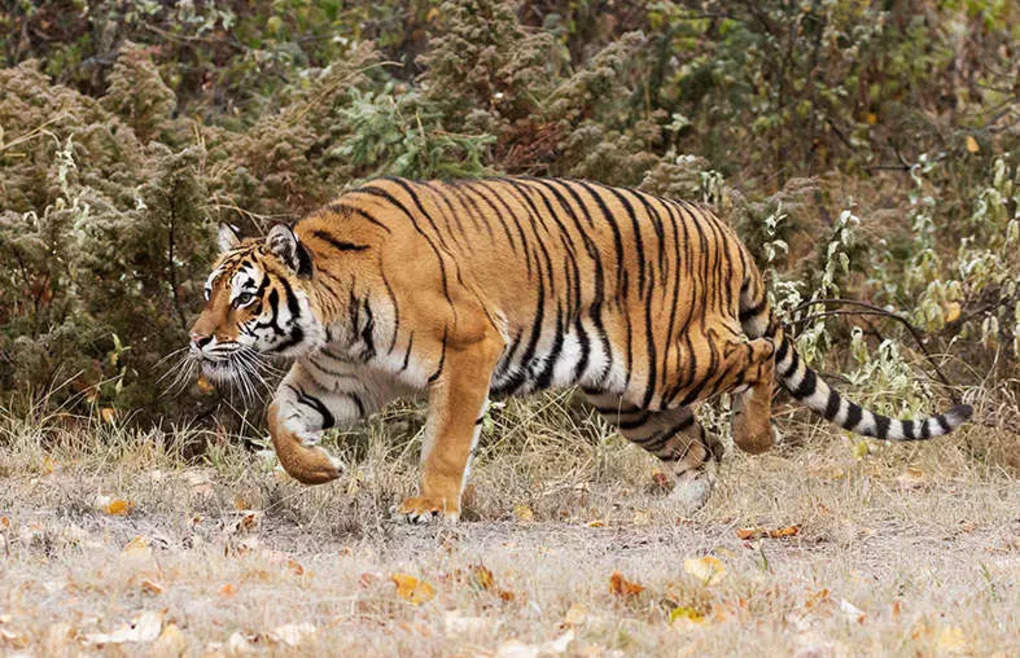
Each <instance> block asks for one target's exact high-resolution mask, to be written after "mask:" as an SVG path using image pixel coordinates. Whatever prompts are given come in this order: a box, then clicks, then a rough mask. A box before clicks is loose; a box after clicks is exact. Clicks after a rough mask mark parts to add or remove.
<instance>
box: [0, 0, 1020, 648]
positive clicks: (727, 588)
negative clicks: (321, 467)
mask: <svg viewBox="0 0 1020 658" xmlns="http://www.w3.org/2000/svg"><path fill="white" fill-rule="evenodd" d="M1018 37H1020V10H1018V9H1017V4H1016V3H1015V2H1009V1H1007V0H870V1H869V0H727V1H722V0H718V1H716V0H687V1H685V2H655V1H644V2H639V1H636V0H635V1H628V0H526V1H523V2H498V1H482V0H479V1H472V0H461V1H459V2H438V1H432V0H405V1H403V2H397V1H395V0H375V1H373V2H367V1H365V2H362V1H347V2H341V1H339V0H326V1H321V2H311V1H305V0H229V1H223V2H215V3H214V2H209V1H206V0H190V1H179V2H168V1H158V0H116V1H114V0H97V1H95V2H83V1H81V0H63V1H47V0H41V1H37V2H28V1H27V0H4V1H3V2H0V53H2V54H0V56H2V57H3V58H4V63H3V65H2V69H0V653H3V654H4V655H8V654H9V655H12V656H13V655H26V654H30V653H31V654H36V655H46V656H64V655H66V656H78V655H86V654H87V655H96V654H98V655H111V656H121V655H136V654H139V653H142V652H144V653H146V654H147V655H149V654H151V655H160V656H162V655H167V656H178V655H204V656H225V655H226V656H239V655H248V654H256V653H259V654H269V655H307V654H322V655H329V654H333V655H458V656H462V655H478V656H499V657H502V658H509V657H512V656H536V655H546V656H548V655H576V656H590V657H596V656H607V657H609V656H612V657H617V656H623V655H642V656H646V655H671V656H674V655H675V656H679V655H720V656H732V655H751V654H763V655H791V656H796V657H797V658H816V657H818V658H821V657H827V656H850V655H904V656H907V655H909V656H951V655H982V656H985V655H987V656H1002V657H1003V658H1005V656H1012V655H1014V654H1015V653H1016V651H1015V645H1016V637H1017V628H1020V587H1018V583H1020V577H1018V574H1020V541H1018V539H1017V538H1018V537H1020V519H1018V517H1017V509H1020V487H1018V486H1017V476H1018V475H1020V411H1018V406H1017V402H1018V397H1020V375H1018V354H1020V344H1018V343H1020V303H1018V300H1020V292H1018V284H1017V282H1018V280H1020V256H1018V253H1020V215H1018V213H1020V210H1018V196H1020V191H1018V188H1020V175H1018V164H1020V162H1018V160H1020V148H1018V147H1020V82H1018V80H1020V53H1018V52H1017V48H1018V43H1020V38H1018ZM380 173H389V174H400V175H404V176H415V177H428V176H475V175H483V174H502V173H510V174H514V173H527V174H532V175H547V174H548V175H566V176H575V177H585V178H592V179H598V180H601V181H604V182H606V183H615V184H621V185H634V186H640V187H642V188H643V189H647V190H651V191H654V192H658V193H662V194H670V195H675V196H678V197H683V198H687V199H694V200H698V201H703V202H706V203H710V204H712V205H714V206H715V207H716V208H717V209H718V210H719V212H720V213H721V214H722V215H723V216H724V217H725V218H726V219H727V221H730V222H732V223H733V224H734V225H735V226H736V227H737V229H738V231H739V232H740V234H741V235H742V236H743V237H744V239H745V240H746V241H747V243H748V244H749V245H750V246H751V247H752V248H753V249H754V250H755V252H756V255H757V257H758V261H759V264H760V265H761V266H762V267H763V268H766V269H767V270H768V272H769V276H770V277H771V280H772V288H773V293H774V297H775V302H776V304H777V305H778V306H779V308H780V309H782V312H783V314H784V317H785V319H786V320H787V321H788V322H789V323H790V325H791V327H793V328H794V329H795V330H796V332H797V333H798V335H799V338H798V340H799V344H800V349H801V350H802V352H803V353H804V354H805V355H806V356H807V357H808V358H809V359H810V360H811V362H812V364H813V365H815V366H816V367H819V368H821V369H822V370H823V371H825V372H826V373H827V374H826V376H827V377H828V378H830V379H832V380H833V381H834V382H835V383H836V384H837V385H838V386H839V387H840V388H842V389H843V390H845V391H846V392H847V393H850V394H851V395H852V396H853V397H855V398H858V399H861V400H862V401H864V402H866V403H868V404H870V405H872V406H874V407H877V408H879V409H880V410H883V411H886V412H889V413H897V414H904V415H906V414H916V413H929V412H931V411H933V410H934V409H935V408H937V407H940V406H942V405H944V404H947V403H948V402H949V401H950V400H952V399H953V398H962V399H963V400H965V401H967V402H969V403H971V404H973V405H974V406H975V408H976V412H975V422H973V423H970V424H968V425H966V426H965V427H963V428H960V430H959V431H958V432H956V433H954V434H953V436H951V437H948V438H947V439H944V440H937V441H930V442H912V443H905V444H886V443H882V442H875V441H866V440H858V439H857V438H851V437H849V435H848V434H847V433H845V432H843V431H841V430H838V429H837V428H833V427H832V426H829V425H825V424H820V423H818V422H817V421H816V419H814V418H812V417H810V416H809V415H808V414H806V413H804V412H803V411H802V410H797V407H796V406H786V405H784V404H783V403H782V401H780V402H779V403H777V404H776V405H774V410H775V413H776V427H777V429H778V430H779V432H780V433H781V434H782V435H784V440H783V441H782V442H781V443H780V444H779V445H778V446H777V447H776V448H774V449H773V450H772V451H770V452H768V453H766V454H763V455H757V456H751V455H746V454H743V453H741V452H740V451H737V450H732V449H731V450H729V452H728V453H727V455H726V456H725V458H724V460H723V462H722V467H721V468H722V470H721V474H720V481H719V484H718V485H717V487H716V492H715V493H714V495H713V497H712V498H711V499H710V500H709V503H708V505H707V506H706V507H705V508H703V509H702V510H701V511H699V512H698V513H697V514H696V515H694V516H693V517H691V518H684V517H679V516H678V514H680V513H681V512H680V511H678V508H677V506H676V505H675V504H674V503H673V502H672V501H671V500H670V499H669V498H668V497H664V496H663V495H662V494H663V493H664V492H663V490H662V489H663V488H662V486H661V482H662V480H663V475H662V473H661V472H658V471H657V470H656V469H657V468H659V465H658V464H657V463H656V461H655V460H654V458H652V457H650V456H649V455H647V454H646V453H644V452H643V451H642V450H641V449H640V448H637V447H635V446H633V445H630V444H628V443H627V442H626V441H625V440H623V439H622V438H620V437H619V436H618V435H616V434H615V432H613V430H612V428H610V427H607V426H605V425H604V424H602V423H601V421H600V420H599V419H598V418H597V417H594V416H593V415H592V413H591V411H590V410H589V409H587V408H586V407H585V406H584V405H579V404H576V402H575V400H574V399H573V397H572V395H571V393H570V392H569V391H561V392H555V393H550V394H548V395H543V396H536V397H534V398H531V399H525V400H509V401H507V402H506V403H505V404H503V403H498V404H494V405H493V406H492V409H491V411H490V413H489V415H488V416H487V418H486V419H485V422H484V424H483V433H482V441H481V444H480V448H479V451H478V455H477V456H476V457H475V459H474V462H473V465H472V473H471V478H470V480H469V484H468V487H467V489H466V490H465V500H464V505H465V507H464V517H463V518H464V520H465V521H466V522H465V523H461V524H459V525H458V526H456V527H439V528H418V527H407V526H403V525H396V524H394V523H392V522H391V521H390V520H389V519H388V517H387V512H386V510H387V509H388V508H389V507H390V506H391V505H393V504H395V503H398V502H399V501H400V500H401V499H402V498H403V497H404V496H407V495H413V492H414V491H415V490H416V487H417V480H418V476H419V468H418V464H417V452H418V450H417V447H418V445H419V444H418V439H419V437H420V435H421V433H420V428H421V426H422V423H423V417H424V413H423V410H422V409H421V408H419V407H415V406H412V405H395V406H393V407H390V408H388V409H386V410H384V411H383V412H381V413H380V414H377V415H376V416H374V417H373V418H372V419H370V420H369V421H368V422H367V423H365V424H364V425H363V426H360V427H356V428H349V429H345V430H338V431H336V433H335V434H334V435H332V436H329V437H327V438H326V442H327V443H328V445H329V449H330V450H331V451H333V452H334V453H335V454H337V455H338V456H339V457H341V458H342V459H343V460H344V461H345V462H346V463H348V464H350V466H351V467H350V468H349V469H348V470H347V471H346V472H345V473H344V474H343V475H342V476H341V477H340V478H339V479H337V480H336V481H335V482H333V483H331V484H330V485H328V486H323V487H304V486H302V485H299V484H298V483H296V482H295V481H293V480H292V479H290V478H288V477H287V476H286V475H285V474H283V473H282V471H280V469H279V467H278V465H277V463H276V461H275V457H274V455H273V453H272V451H271V450H269V449H266V448H267V446H266V445H265V440H264V428H263V425H262V414H263V410H262V408H261V407H259V408H251V409H246V408H244V407H243V406H242V405H240V404H239V403H238V401H237V400H236V399H234V398H232V397H231V393H230V392H229V391H215V390H202V389H200V388H199V387H198V386H197V385H196V386H191V387H190V388H189V389H187V390H185V391H183V392H181V393H180V394H178V395H171V394H168V393H167V392H166V391H165V390H164V386H163V385H162V384H161V383H159V381H158V380H159V377H160V376H161V375H162V374H163V373H164V372H165V371H166V370H167V369H168V368H169V367H170V363H169V360H165V361H162V362H161V359H164V358H165V357H166V355H168V354H170V353H171V352H172V351H173V350H175V349H177V348H179V347H181V346H183V345H184V344H185V341H186V328H187V326H188V324H189V322H190V320H191V319H192V317H193V316H194V315H195V314H196V313H197V312H198V310H199V307H200V305H201V283H200V282H201V281H202V280H203V278H204V277H205V275H206V272H207V269H208V265H209V263H210V259H211V258H212V257H213V255H214V254H213V246H212V245H213V244H214V237H213V236H214V235H215V226H216V224H217V223H218V222H220V221H228V222H231V223H234V224H237V225H239V226H241V227H242V228H243V229H244V231H245V232H247V233H251V234H257V233H261V232H262V231H264V230H266V229H268V227H269V225H270V224H271V223H272V222H275V221H280V220H285V221H290V220H294V219H296V218H298V217H300V216H301V215H302V214H303V213H305V212H308V211H309V210H311V209H313V208H315V207H317V206H318V205H319V204H322V203H323V202H325V201H327V200H329V199H330V198H332V197H334V196H336V195H337V194H339V193H340V192H342V191H343V190H344V189H345V188H346V187H347V186H350V185H354V184H357V182H358V181H360V180H362V179H364V178H367V177H369V176H373V175H375V174H380ZM839 298H846V299H853V300H857V301H859V302H863V303H866V304H870V305H871V306H870V307H865V306H853V305H845V304H830V303H827V302H825V303H823V302H820V301H819V300H828V299H839ZM876 309H881V310H882V311H883V312H882V313H879V312H877V311H876ZM850 311H853V312H865V313H867V314H865V315H849V314H848V312H850ZM884 311H888V312H892V313H895V314H898V315H899V316H900V317H901V318H902V319H903V320H905V321H906V324H904V322H900V321H897V320H893V319H891V318H890V317H888V315H886V314H885V313H884ZM876 313H877V314H876ZM936 365H937V366H938V369H939V370H940V371H941V372H942V374H943V375H944V376H945V379H946V381H948V384H947V383H946V381H943V380H942V379H941V377H940V376H939V375H938V374H937V371H936V369H935V366H936ZM725 405H726V402H725V400H723V401H722V402H721V404H720V405H714V406H710V405H706V406H704V407H703V408H702V409H701V410H700V412H699V413H700V414H701V415H702V420H703V421H704V422H705V423H706V424H708V425H709V426H710V428H711V430H712V431H714V432H716V433H718V434H719V435H720V437H721V438H722V439H723V441H728V428H727V422H728V421H727V415H726V414H725V413H724V412H725ZM253 448H254V449H253ZM475 521H481V522H475ZM270 602H271V603H270Z"/></svg>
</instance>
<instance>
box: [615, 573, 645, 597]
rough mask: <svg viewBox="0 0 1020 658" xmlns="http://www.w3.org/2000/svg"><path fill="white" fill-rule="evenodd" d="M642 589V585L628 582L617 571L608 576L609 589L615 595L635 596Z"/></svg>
mask: <svg viewBox="0 0 1020 658" xmlns="http://www.w3.org/2000/svg"><path fill="white" fill-rule="evenodd" d="M644 589H645V588H644V585H639V584H637V583H632V582H630V581H629V580H627V579H626V578H624V577H623V574H621V573H620V572H619V571H614V572H613V575H611V576H610V577H609V591H610V592H612V593H613V594H615V595H617V596H637V595H638V594H640V593H641V592H643V591H644Z"/></svg>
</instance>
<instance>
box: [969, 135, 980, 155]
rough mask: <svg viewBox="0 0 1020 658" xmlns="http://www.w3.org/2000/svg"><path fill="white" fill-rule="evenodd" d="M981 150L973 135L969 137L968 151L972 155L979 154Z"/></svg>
mask: <svg viewBox="0 0 1020 658" xmlns="http://www.w3.org/2000/svg"><path fill="white" fill-rule="evenodd" d="M980 150H981V147H980V146H979V145H978V141H977V140H976V139H974V137H973V135H967V151H968V152H970V153H977V152H978V151H980Z"/></svg>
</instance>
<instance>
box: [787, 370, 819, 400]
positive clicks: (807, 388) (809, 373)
mask: <svg viewBox="0 0 1020 658" xmlns="http://www.w3.org/2000/svg"><path fill="white" fill-rule="evenodd" d="M816 384H817V382H816V381H815V371H814V370H812V369H811V368H805V369H804V379H802V380H800V384H798V385H797V390H795V391H790V392H791V393H793V397H795V398H797V399H798V400H803V399H805V398H808V397H811V395H812V394H813V393H814V392H815V385H816Z"/></svg>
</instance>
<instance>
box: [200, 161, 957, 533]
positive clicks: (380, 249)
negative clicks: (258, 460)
mask: <svg viewBox="0 0 1020 658" xmlns="http://www.w3.org/2000/svg"><path fill="white" fill-rule="evenodd" d="M220 241H221V248H222V249H223V251H224V253H223V255H222V256H221V258H220V260H219V261H218V262H217V264H216V267H215V268H214V271H213V273H212V275H211V276H210V277H209V282H208V284H207V297H208V302H207V304H206V306H205V309H204V310H203V312H202V314H201V316H200V317H199V319H198V321H197V322H196V323H195V325H194V327H193V329H192V352H193V354H194V356H195V358H197V359H200V360H201V362H202V365H203V368H204V370H205V372H206V374H207V375H208V376H211V377H213V378H217V379H231V378H233V377H236V376H237V371H238V369H241V368H243V367H245V363H247V362H248V361H246V360H245V359H244V358H242V357H243V355H244V354H245V353H246V352H247V353H251V352H255V353H261V354H270V355H279V356H290V357H294V358H295V361H294V364H293V366H292V367H291V369H290V371H289V372H288V373H287V375H286V377H285V378H284V379H283V381H282V383H281V384H280V386H279V388H278V390H277V392H276V394H275V397H274V399H273V401H272V403H271V404H270V406H269V428H270V433H271V435H272V439H273V443H274V446H275V448H276V452H277V454H278V456H279V459H280V462H281V464H282V465H283V467H284V468H285V469H286V470H287V472H288V473H290V474H291V475H292V476H294V477H295V478H297V479H298V480H300V481H302V482H306V483H321V482H327V481H329V480H331V479H333V478H335V477H337V476H338V475H339V473H340V472H341V469H342V466H341V465H340V464H339V463H338V462H337V460H335V459H334V458H333V457H331V456H330V455H329V454H328V453H326V451H325V450H323V449H322V448H321V447H319V446H318V445H316V443H317V441H318V437H319V435H320V434H321V432H322V430H324V429H326V428H329V427H332V426H334V425H339V424H347V423H351V422H354V421H356V420H358V419H361V418H364V417H365V416H367V415H368V414H370V413H372V412H373V411H374V410H376V409H378V408H379V407H380V406H382V405H384V404H385V403H387V402H388V401H389V400H391V399H393V398H394V397H398V396H402V395H406V394H410V393H413V392H415V391H427V393H428V402H429V415H428V420H427V423H426V432H425V434H426V438H425V441H424V445H423V449H422V462H423V476H422V483H421V495H420V496H418V497H414V498H409V499H407V500H405V501H404V502H403V503H402V504H401V505H400V507H399V510H398V512H399V513H400V514H402V515H404V516H405V517H406V518H408V519H409V520H412V521H428V520H430V519H432V518H434V517H438V516H440V515H441V516H443V517H445V518H448V519H456V518H457V517H458V516H459V513H460V494H461V490H462V488H463V484H464V481H465V479H466V473H467V467H468V461H469V458H470V455H471V452H472V449H473V447H474V444H475V442H476V441H477V439H478V433H479V429H480V423H481V418H482V415H483V413H484V410H485V405H486V404H487V401H488V399H489V397H490V396H493V397H498V396H504V395H512V394H521V393H527V392H530V391H534V390H539V389H544V388H549V387H556V386H579V387H581V389H582V390H583V391H584V393H585V394H586V395H587V397H588V399H589V400H590V401H591V402H592V403H593V404H594V405H595V406H596V408H597V409H598V411H599V412H600V413H601V414H602V415H603V416H605V417H606V418H607V420H609V421H610V422H611V423H613V424H614V425H615V426H617V427H618V428H619V429H620V431H621V432H622V433H623V435H624V436H626V437H627V438H628V439H630V440H632V441H634V442H635V443H638V444H639V445H641V446H642V447H644V448H645V449H647V450H649V451H650V452H652V453H654V454H656V455H657V456H658V457H659V458H660V459H662V460H663V461H664V462H666V463H667V464H669V465H670V466H671V471H672V473H673V474H674V475H675V476H676V478H677V481H678V483H677V489H676V491H677V493H678V495H679V496H680V497H682V498H683V499H684V501H685V502H686V503H687V504H688V505H689V506H691V507H697V506H699V505H700V504H702V503H703V502H704V501H705V499H706V498H707V496H708V494H709V493H710V490H711V483H712V479H713V471H714V464H715V462H716V461H717V460H718V459H719V457H720V455H721V450H720V449H719V444H718V442H716V441H715V440H714V439H712V438H710V437H708V436H707V435H706V434H705V431H704V430H703V429H702V428H701V427H700V426H699V425H698V423H697V422H696V421H695V420H694V416H693V413H692V410H691V406H692V405H693V404H694V403H696V402H698V401H699V400H704V399H706V398H710V397H712V396H714V395H716V394H718V393H722V392H734V393H735V394H736V395H735V398H734V407H735V412H734V413H735V416H734V423H733V435H734V436H733V438H734V441H735V442H736V444H737V445H738V446H740V447H741V448H743V449H745V450H748V451H751V452H760V451H762V450H766V449H768V448H769V447H770V446H771V444H772V434H771V428H770V402H771V397H772V391H773V382H774V381H776V380H778V381H779V382H780V383H782V384H783V385H784V386H786V387H787V388H788V389H789V390H790V391H791V392H792V393H793V395H794V396H795V397H797V398H798V399H800V400H802V401H803V402H804V403H805V404H806V405H807V406H809V407H810V408H812V409H814V410H815V411H817V412H818V413H820V414H822V415H824V416H825V417H826V418H828V419H829V420H831V421H834V422H836V423H838V424H840V425H841V426H843V427H845V428H847V429H850V430H853V431H856V432H858V433H861V434H866V435H870V436H878V437H880V438H888V439H914V438H929V437H931V436H936V435H939V434H944V433H946V432H948V431H950V430H951V429H952V428H954V427H955V426H957V425H959V424H960V423H961V422H963V420H965V419H966V418H967V417H969V415H970V409H969V407H965V406H960V407H956V408H954V409H953V410H951V411H950V412H948V413H947V414H945V415H939V416H934V417H931V418H927V419H923V420H920V421H898V420H892V419H889V418H886V417H884V416H879V415H876V414H872V413H871V412H869V411H867V410H865V409H862V408H861V407H859V406H858V405H856V404H854V403H852V402H849V401H847V400H845V399H843V398H842V397H841V396H840V395H839V394H838V393H836V392H835V391H834V390H832V389H830V388H829V387H828V386H827V385H826V384H825V382H823V381H822V380H821V379H820V378H818V377H817V376H816V374H815V373H814V371H812V370H811V369H810V368H807V367H806V366H805V364H804V363H803V361H801V360H800V359H799V357H798V355H797V353H796V352H795V351H794V349H793V347H792V344H791V343H790V341H789V340H788V339H787V337H786V335H785V334H784V332H783V330H782V328H781V326H780V324H779V323H778V322H777V321H776V320H775V318H774V317H773V315H772V312H771V310H770V308H769V305H768V302H767V298H766V292H765V287H764V284H763V281H762V277H761V274H760V273H759V271H758V269H757V268H756V267H755V264H754V262H753V260H752V258H751V256H750V254H749V253H748V251H747V249H746V248H745V247H744V246H743V244H742V243H741V242H740V240H739V239H738V238H737V236H736V235H735V234H734V232H733V230H732V229H731V228H730V227H729V226H727V225H726V224H724V223H723V222H721V221H720V220H719V219H718V218H717V217H716V216H715V215H713V214H712V213H711V212H710V211H708V210H707V209H704V208H701V207H698V206H695V205H692V204H689V203H684V202H676V201H670V200H666V199H662V198H658V197H655V196H651V195H648V194H644V193H641V192H637V191H634V190H628V189H620V188H612V187H607V186H603V185H599V184H596V183H588V182H582V181H573V180H558V179H535V178H505V179H490V180H479V181H456V182H438V181H429V182H412V181H407V180H403V179H381V180H375V181H371V182H369V183H367V184H365V185H364V186H362V187H360V188H358V189H356V190H353V191H351V192H348V193H346V194H344V195H343V196H341V197H340V198H339V199H337V200H336V201H334V202H333V203H331V204H330V205H328V206H326V207H325V208H322V209H320V210H319V211H317V212H315V213H312V214H311V215H309V216H307V217H305V218H304V219H302V220H301V221H299V222H298V223H297V224H296V225H295V227H294V229H293V230H291V229H290V228H288V227H286V226H283V225H278V226H276V227H274V228H273V230H272V231H270V233H269V235H268V237H267V238H266V239H264V240H262V239H247V240H243V241H240V240H238V239H237V238H236V236H235V235H234V234H233V233H232V232H231V231H230V230H228V229H221V240H220Z"/></svg>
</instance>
